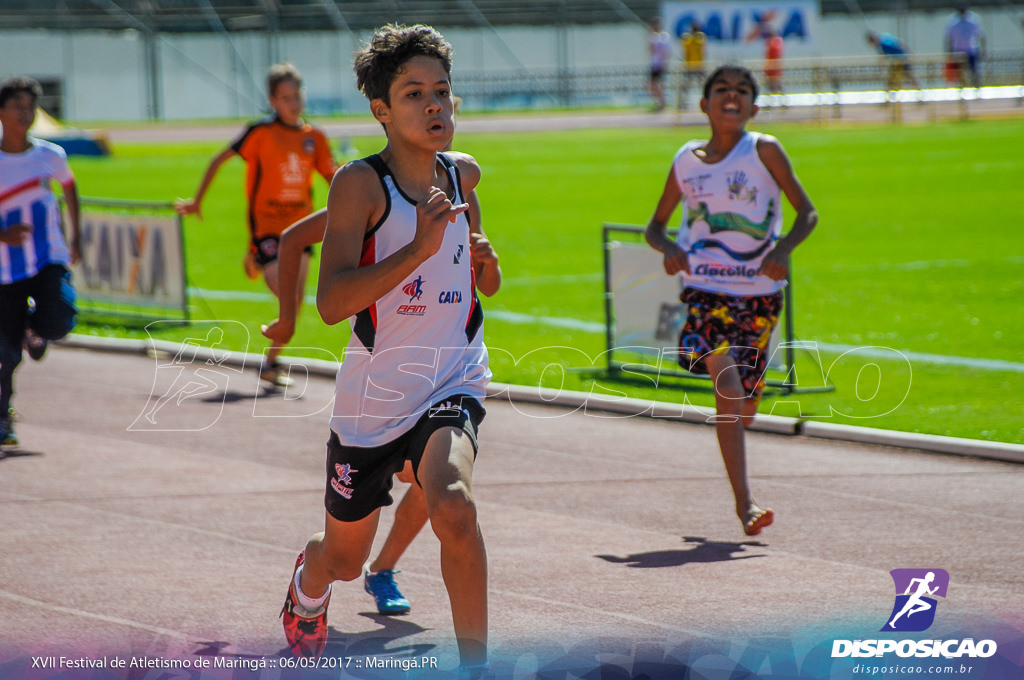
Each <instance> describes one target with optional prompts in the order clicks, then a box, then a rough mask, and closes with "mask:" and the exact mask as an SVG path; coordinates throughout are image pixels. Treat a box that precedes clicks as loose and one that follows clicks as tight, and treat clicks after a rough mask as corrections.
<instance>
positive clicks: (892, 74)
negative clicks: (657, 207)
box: [867, 32, 921, 90]
mask: <svg viewBox="0 0 1024 680" xmlns="http://www.w3.org/2000/svg"><path fill="white" fill-rule="evenodd" d="M867 40H868V42H869V43H871V44H872V45H874V46H875V48H876V49H877V50H878V51H879V52H880V53H881V54H883V55H885V56H886V57H888V58H889V83H888V85H889V89H890V90H898V89H900V88H901V87H903V81H904V80H909V81H910V83H911V84H912V85H913V86H914V89H915V90H920V89H921V84H920V83H918V82H917V77H915V76H914V73H913V71H911V69H910V59H909V58H908V56H909V52H908V50H907V48H906V46H905V45H904V44H903V41H902V40H900V39H899V38H897V37H896V36H894V35H893V34H892V33H874V32H869V33H868V34H867Z"/></svg>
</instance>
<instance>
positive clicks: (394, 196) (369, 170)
mask: <svg viewBox="0 0 1024 680" xmlns="http://www.w3.org/2000/svg"><path fill="white" fill-rule="evenodd" d="M355 71H356V79H357V84H358V86H359V88H360V89H361V90H362V91H363V93H364V94H365V95H366V96H367V98H368V99H369V100H370V110H371V112H372V113H373V116H374V117H375V118H376V119H377V120H378V121H379V122H380V123H381V124H382V125H383V126H384V129H385V131H386V133H387V137H388V142H387V145H386V146H385V148H384V149H383V150H382V151H381V152H380V153H379V154H375V155H374V156H371V157H369V158H367V159H363V160H360V161H354V162H351V163H348V164H347V165H345V166H344V167H343V168H342V169H341V170H340V171H339V172H338V173H337V175H336V176H335V178H334V181H333V182H332V183H331V191H330V196H329V198H328V204H327V211H328V217H327V230H326V233H325V235H324V241H323V251H322V255H321V265H320V279H319V286H318V289H317V308H318V310H319V311H320V315H321V317H322V318H323V320H324V321H325V322H326V323H328V324H335V323H338V322H340V321H344V320H345V319H352V328H353V333H352V339H351V341H350V343H349V347H348V350H347V351H346V354H345V359H344V361H343V363H342V367H341V369H340V370H339V376H338V383H337V384H338V388H337V390H338V391H337V393H336V398H335V408H334V414H333V416H332V418H331V437H330V441H329V442H328V481H327V485H326V491H325V494H326V496H325V505H326V509H327V513H326V520H325V530H324V531H323V532H321V533H318V534H315V535H313V536H312V537H311V538H310V539H309V540H308V542H307V543H306V548H305V550H303V552H302V553H300V555H299V558H298V559H297V560H296V570H295V573H294V576H293V579H292V581H291V583H290V586H289V589H288V595H287V598H286V601H285V607H284V610H283V612H282V613H283V616H284V627H285V635H286V637H287V639H288V644H289V646H290V647H291V649H292V651H293V652H294V653H295V654H297V655H305V656H317V655H319V654H320V653H321V652H322V651H323V649H324V646H325V644H326V641H327V611H326V608H327V604H328V602H329V600H330V594H331V583H332V582H333V581H336V580H344V581H351V580H355V579H357V578H359V577H360V576H361V575H362V569H363V564H364V563H365V562H366V559H367V557H368V556H369V553H370V549H371V546H372V543H373V539H374V535H375V533H376V530H377V524H378V519H379V515H380V507H381V506H383V505H388V504H390V503H391V497H390V494H389V491H390V489H391V484H392V477H393V475H394V474H395V473H396V472H398V471H399V470H401V469H402V467H403V466H404V464H405V461H406V460H407V459H408V460H411V461H412V466H413V471H414V473H415V476H416V479H417V480H418V483H419V484H420V485H421V486H422V487H423V490H424V495H425V498H426V504H427V512H428V515H429V517H430V522H431V527H432V529H433V530H434V533H435V534H436V535H437V536H438V539H439V540H440V543H441V572H442V575H443V577H444V581H445V585H446V586H447V589H448V595H449V599H450V601H451V607H452V618H453V621H454V628H455V636H456V639H457V642H458V647H459V655H460V660H461V664H462V667H463V668H464V669H469V671H470V674H471V675H472V674H477V673H478V672H479V671H480V670H481V669H482V668H484V667H485V666H486V662H487V557H486V552H485V549H484V542H483V537H482V535H481V533H480V528H479V525H478V524H477V518H476V505H475V501H474V497H473V491H472V477H473V462H474V459H475V457H476V449H477V444H476V431H477V425H478V424H479V422H480V421H481V420H482V419H483V415H484V411H483V408H482V406H481V404H480V402H481V401H482V399H483V396H484V390H485V388H486V385H487V382H488V380H489V379H490V370H489V369H488V367H487V353H486V349H485V348H484V346H483V342H482V335H483V323H482V313H481V311H480V306H479V301H478V300H477V297H476V294H475V290H474V278H475V273H474V270H473V267H472V264H471V257H470V252H469V251H470V243H471V240H470V225H469V223H468V220H467V217H466V215H465V212H466V209H467V205H466V204H465V202H464V201H465V197H466V196H467V195H468V194H469V193H470V192H471V191H473V190H474V189H475V187H476V185H477V183H478V182H479V180H480V167H479V165H477V163H476V161H475V160H474V159H473V158H472V157H470V156H468V155H466V154H461V153H448V154H445V155H444V156H442V155H441V154H440V153H439V152H441V151H442V150H443V149H444V148H445V147H446V146H447V144H448V143H449V141H450V140H451V137H452V134H453V133H454V121H453V115H452V114H453V102H452V95H451V82H450V72H451V46H450V45H449V44H448V42H447V41H445V39H444V38H443V37H442V36H441V35H440V34H438V33H437V32H436V31H434V30H433V29H432V28H429V27H426V26H413V27H399V26H390V25H389V26H385V27H383V28H381V29H379V30H378V31H377V32H376V33H375V34H374V36H373V37H372V38H371V40H370V43H369V44H368V45H367V46H366V47H365V48H364V49H362V50H361V51H360V52H358V53H357V55H356V59H355ZM496 265H497V260H496V258H495V259H494V260H492V261H491V264H490V265H485V267H484V272H483V276H491V274H492V273H493V272H490V271H488V267H489V266H496ZM432 343H433V344H432Z"/></svg>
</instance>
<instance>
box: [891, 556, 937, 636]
mask: <svg viewBox="0 0 1024 680" xmlns="http://www.w3.org/2000/svg"><path fill="white" fill-rule="evenodd" d="M889 575H890V576H892V581H893V585H894V586H895V587H896V602H895V603H894V604H893V607H892V614H890V615H889V620H888V622H887V623H886V624H885V626H883V627H882V631H899V632H903V633H916V632H920V631H923V630H928V628H929V627H930V626H931V625H932V622H933V621H934V620H935V607H936V605H937V604H938V600H936V597H943V598H944V597H946V589H947V588H949V572H947V571H946V570H945V569H893V570H892V571H890V572H889Z"/></svg>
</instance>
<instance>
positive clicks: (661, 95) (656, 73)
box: [647, 17, 672, 111]
mask: <svg viewBox="0 0 1024 680" xmlns="http://www.w3.org/2000/svg"><path fill="white" fill-rule="evenodd" d="M650 28H651V30H650V34H649V35H648V36H647V50H648V51H649V52H650V55H651V73H650V81H649V87H650V91H651V96H652V97H653V98H654V110H655V111H661V110H662V109H664V108H665V74H667V73H668V66H669V61H670V60H671V59H672V38H671V36H669V34H668V33H666V32H665V31H664V30H662V28H661V18H660V17H654V18H653V19H651V22H650Z"/></svg>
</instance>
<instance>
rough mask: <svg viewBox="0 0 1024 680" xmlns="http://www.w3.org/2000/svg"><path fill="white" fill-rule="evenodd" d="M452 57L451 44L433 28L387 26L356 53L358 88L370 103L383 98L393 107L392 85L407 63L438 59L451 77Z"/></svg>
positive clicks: (379, 30)
mask: <svg viewBox="0 0 1024 680" xmlns="http://www.w3.org/2000/svg"><path fill="white" fill-rule="evenodd" d="M453 54H454V51H453V50H452V46H451V44H450V43H449V42H448V41H447V40H445V38H444V36H442V35H441V34H440V33H438V32H437V31H436V30H434V29H433V28H431V27H430V26H424V25H423V24H417V25H415V26H402V25H396V24H388V25H386V26H382V27H381V28H378V29H377V30H376V32H374V34H373V37H372V38H370V42H369V43H367V44H366V46H365V47H363V49H361V50H359V51H358V52H356V54H355V59H354V60H353V65H354V67H355V72H356V86H357V87H358V88H359V90H360V91H361V92H362V93H363V94H364V95H366V98H367V99H369V100H370V101H373V100H374V99H383V100H384V103H385V104H387V105H388V106H391V97H390V92H389V91H390V88H391V83H392V82H394V80H395V76H396V75H397V74H398V73H399V72H400V71H401V70H402V65H403V64H405V62H407V61H409V60H410V59H412V58H413V57H417V56H420V55H423V56H427V57H436V58H437V59H440V60H441V64H442V65H444V71H445V73H447V74H448V76H449V78H450V77H451V73H452V55H453Z"/></svg>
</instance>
